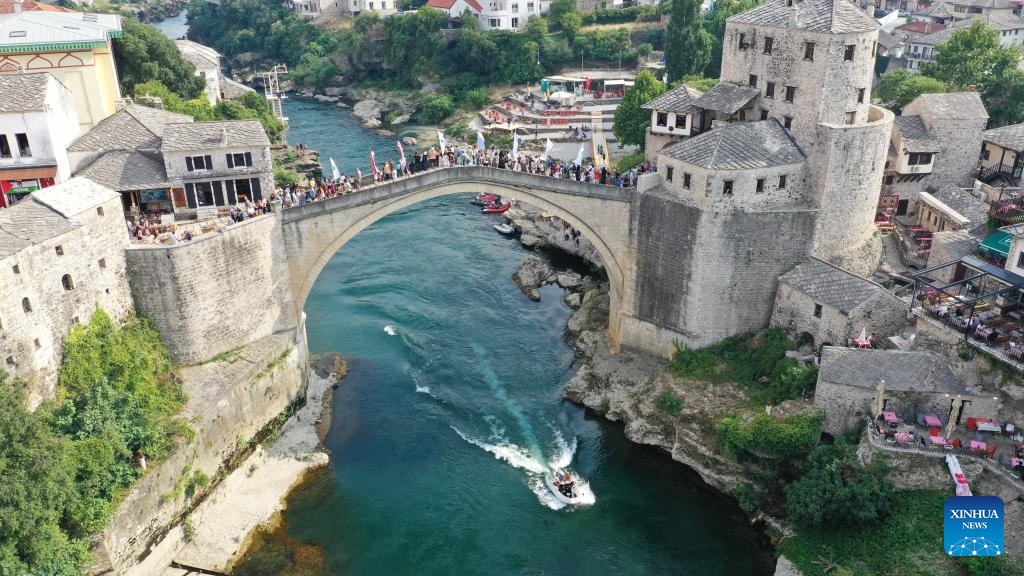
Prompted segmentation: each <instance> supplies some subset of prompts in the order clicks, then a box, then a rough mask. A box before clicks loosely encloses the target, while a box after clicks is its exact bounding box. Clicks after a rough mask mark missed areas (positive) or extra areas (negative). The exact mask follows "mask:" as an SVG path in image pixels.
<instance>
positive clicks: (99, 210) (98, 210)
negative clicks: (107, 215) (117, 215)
mask: <svg viewBox="0 0 1024 576" xmlns="http://www.w3.org/2000/svg"><path fill="white" fill-rule="evenodd" d="M96 215H97V216H103V206H97V207H96Z"/></svg>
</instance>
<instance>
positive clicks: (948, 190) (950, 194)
mask: <svg viewBox="0 0 1024 576" xmlns="http://www.w3.org/2000/svg"><path fill="white" fill-rule="evenodd" d="M921 194H922V196H923V195H924V194H928V195H929V196H931V197H932V198H934V199H936V200H938V201H939V202H942V203H943V204H945V205H946V206H948V207H949V208H950V209H952V210H953V211H954V212H956V213H957V214H959V215H960V216H961V217H963V218H965V219H967V221H968V223H967V224H965V225H964V227H965V228H975V227H977V226H980V225H982V224H984V223H985V222H987V221H988V203H987V202H983V201H981V200H978V199H977V198H975V197H974V196H973V195H971V194H969V193H968V192H967V191H965V190H963V189H961V188H959V187H957V186H954V185H953V184H946V185H945V186H942V187H941V188H939V189H938V190H937V191H935V192H931V193H928V192H922V193H921Z"/></svg>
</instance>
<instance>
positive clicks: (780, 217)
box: [623, 0, 893, 347]
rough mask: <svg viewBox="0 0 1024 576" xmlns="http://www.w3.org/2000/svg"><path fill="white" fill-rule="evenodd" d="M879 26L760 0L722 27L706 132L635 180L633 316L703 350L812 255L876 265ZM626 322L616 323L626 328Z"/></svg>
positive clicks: (840, 5)
mask: <svg viewBox="0 0 1024 576" xmlns="http://www.w3.org/2000/svg"><path fill="white" fill-rule="evenodd" d="M877 35H878V23H877V22H876V21H875V20H874V19H873V18H871V17H870V16H868V15H867V14H865V13H864V12H863V11H861V10H859V9H858V8H857V7H856V6H854V5H853V4H851V3H849V2H847V1H845V0H800V1H797V0H769V1H768V2H766V3H764V4H762V5H760V6H757V7H755V8H752V9H751V10H748V11H746V12H743V13H741V14H738V15H735V16H732V17H730V18H729V19H728V20H727V22H726V29H725V39H724V47H723V56H722V82H721V83H720V84H719V85H718V86H716V87H715V89H713V90H711V91H709V92H708V93H707V94H704V95H701V96H699V97H697V98H695V99H694V100H693V106H694V107H695V108H698V109H699V110H698V114H699V116H700V118H701V120H700V121H699V122H695V124H694V125H695V126H696V127H698V128H700V129H701V130H710V131H708V132H703V133H701V134H699V135H697V136H693V137H691V138H688V139H684V140H683V141H682V142H680V143H678V144H674V145H672V146H669V147H667V148H665V149H663V150H661V151H660V152H659V153H658V173H657V174H656V175H652V176H647V177H644V178H642V179H641V183H640V186H639V189H640V203H639V210H638V218H639V220H638V222H637V224H636V226H637V229H638V230H642V231H643V233H641V234H639V235H638V244H637V249H638V253H639V258H638V268H637V287H636V308H637V317H638V319H639V320H643V321H647V322H650V323H653V324H656V325H657V326H659V327H664V329H663V330H661V332H659V334H658V335H656V336H651V335H649V334H645V335H643V337H644V338H647V339H650V338H652V337H654V338H657V339H660V340H661V341H663V342H664V343H665V346H666V347H668V346H670V345H671V342H672V340H674V339H678V340H680V341H682V342H685V343H686V344H687V345H690V346H702V345H707V344H710V343H712V342H716V341H718V340H720V339H721V338H724V337H726V336H729V335H731V334H735V333H737V332H743V331H748V330H758V329H761V328H763V327H764V326H766V325H767V324H768V321H769V320H770V319H771V316H772V302H773V300H774V298H775V295H776V291H777V287H778V279H779V277H780V276H782V275H783V274H785V273H786V272H787V271H789V270H791V269H792V268H793V267H794V266H797V265H798V264H800V263H802V262H804V261H805V260H806V259H807V258H808V257H809V256H814V257H817V258H820V259H821V260H824V261H826V262H829V263H832V264H835V265H837V266H840V267H842V268H844V269H846V270H849V271H851V272H852V273H854V274H861V275H867V274H870V273H871V272H873V271H874V269H875V267H876V266H877V263H878V260H879V258H880V251H881V246H880V244H879V242H878V239H877V238H876V235H875V230H876V229H875V226H874V216H875V210H876V206H877V204H878V192H879V188H880V186H881V181H882V175H883V170H884V166H885V151H886V149H887V148H888V145H889V142H888V141H889V137H890V134H891V131H892V122H893V115H892V113H891V112H889V111H887V110H884V109H882V108H878V107H875V106H872V105H871V104H870V103H869V101H868V91H869V90H870V87H871V83H872V78H873V74H874V71H873V66H874V54H875V43H876V39H877ZM631 324H632V323H631V321H629V320H624V322H623V337H624V339H627V338H628V337H629V336H630V334H629V330H630V329H631Z"/></svg>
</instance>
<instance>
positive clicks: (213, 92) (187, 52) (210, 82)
mask: <svg viewBox="0 0 1024 576" xmlns="http://www.w3.org/2000/svg"><path fill="white" fill-rule="evenodd" d="M174 43H175V44H177V45H178V50H179V51H180V52H181V55H182V57H184V58H185V60H188V61H189V62H191V63H192V65H193V66H195V67H196V76H200V77H202V78H203V80H205V81H206V100H207V101H208V102H209V103H210V106H215V105H216V104H217V102H220V100H221V98H223V92H222V91H221V86H220V85H221V71H220V59H221V55H220V53H219V52H217V51H216V50H214V49H213V48H210V47H209V46H203V45H202V44H199V43H198V42H193V41H191V40H175V41H174Z"/></svg>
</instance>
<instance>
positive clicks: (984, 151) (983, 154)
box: [981, 145, 990, 160]
mask: <svg viewBox="0 0 1024 576" xmlns="http://www.w3.org/2000/svg"><path fill="white" fill-rule="evenodd" d="M989 155H990V152H989V149H988V145H985V146H983V147H982V149H981V159H982V160H988V158H989Z"/></svg>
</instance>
